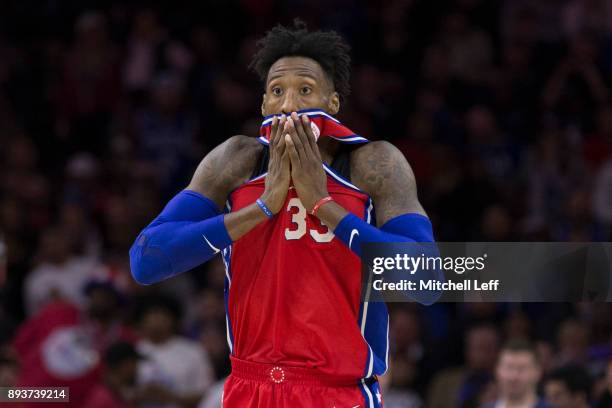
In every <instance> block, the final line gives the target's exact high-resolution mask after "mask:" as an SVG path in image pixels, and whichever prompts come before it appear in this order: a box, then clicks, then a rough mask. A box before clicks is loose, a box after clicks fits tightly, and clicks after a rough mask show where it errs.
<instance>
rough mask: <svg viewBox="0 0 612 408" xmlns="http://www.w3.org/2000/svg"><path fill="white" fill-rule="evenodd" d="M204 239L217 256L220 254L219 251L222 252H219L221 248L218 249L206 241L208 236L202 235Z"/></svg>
mask: <svg viewBox="0 0 612 408" xmlns="http://www.w3.org/2000/svg"><path fill="white" fill-rule="evenodd" d="M202 238H204V241H206V243H207V244H208V246H209V247H210V248H211V249H212V250H213V251H215V254H218V253H219V251H220V250H219V248H217V247H216V246H214V245H213V244H211V243H210V241H209V240H207V239H206V236H204V234H202Z"/></svg>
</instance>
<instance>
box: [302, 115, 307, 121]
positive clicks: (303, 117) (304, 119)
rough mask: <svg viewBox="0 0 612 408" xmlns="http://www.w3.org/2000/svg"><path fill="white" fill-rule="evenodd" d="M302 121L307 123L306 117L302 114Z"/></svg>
mask: <svg viewBox="0 0 612 408" xmlns="http://www.w3.org/2000/svg"><path fill="white" fill-rule="evenodd" d="M302 120H303V121H304V122H308V115H306V114H303V115H302Z"/></svg>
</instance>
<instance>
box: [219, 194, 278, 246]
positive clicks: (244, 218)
mask: <svg viewBox="0 0 612 408" xmlns="http://www.w3.org/2000/svg"><path fill="white" fill-rule="evenodd" d="M267 219H268V217H266V215H265V214H264V212H263V211H262V210H261V208H259V206H258V205H257V204H256V203H253V204H251V205H249V206H247V207H244V208H242V209H241V210H240V211H236V212H234V213H230V214H226V215H225V217H224V219H223V221H224V223H225V228H226V229H227V233H228V234H229V236H230V238H231V239H232V241H237V240H238V239H239V238H241V237H242V236H243V235H245V234H246V233H247V232H249V231H251V230H252V229H253V228H255V227H256V226H257V225H259V224H261V223H262V222H264V221H266V220H267Z"/></svg>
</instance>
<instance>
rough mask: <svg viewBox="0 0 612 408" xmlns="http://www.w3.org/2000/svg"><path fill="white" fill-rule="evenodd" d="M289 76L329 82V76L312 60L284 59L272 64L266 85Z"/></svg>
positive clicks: (303, 58)
mask: <svg viewBox="0 0 612 408" xmlns="http://www.w3.org/2000/svg"><path fill="white" fill-rule="evenodd" d="M289 75H296V76H303V77H309V78H311V79H313V80H315V81H317V82H323V81H326V80H327V76H326V75H325V71H323V68H322V67H321V65H320V64H319V63H318V62H317V61H315V60H313V59H312V58H307V57H283V58H280V59H279V60H278V61H276V62H275V63H274V64H272V66H271V67H270V69H269V70H268V78H267V80H266V83H269V82H270V81H273V80H274V79H278V78H282V77H284V76H289Z"/></svg>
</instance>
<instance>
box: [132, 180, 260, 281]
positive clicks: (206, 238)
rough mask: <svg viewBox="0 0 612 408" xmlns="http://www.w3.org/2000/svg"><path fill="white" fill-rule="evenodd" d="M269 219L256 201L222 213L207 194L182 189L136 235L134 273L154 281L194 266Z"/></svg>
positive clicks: (133, 249) (137, 279)
mask: <svg viewBox="0 0 612 408" xmlns="http://www.w3.org/2000/svg"><path fill="white" fill-rule="evenodd" d="M257 211H259V213H258V212H257ZM265 219H266V216H265V215H264V214H263V212H262V211H261V210H260V209H259V208H257V205H256V204H253V205H251V206H248V207H246V208H243V209H241V210H240V211H237V212H236V213H232V214H222V213H221V212H220V211H219V210H218V209H217V207H216V205H215V204H214V203H213V202H212V201H211V200H210V199H208V198H206V197H205V196H203V195H201V194H199V193H196V192H193V191H189V190H185V191H182V192H181V193H179V194H177V196H176V197H174V198H173V199H172V200H171V201H170V202H169V203H168V205H166V207H165V208H164V210H163V211H162V212H161V214H160V215H159V216H158V217H157V218H156V219H155V220H154V221H153V222H151V224H149V225H148V226H147V227H146V228H144V229H143V231H142V232H141V233H140V234H139V236H138V237H137V238H136V241H135V242H134V245H133V246H132V248H131V249H130V266H131V270H132V276H133V277H134V279H135V280H136V281H137V282H139V283H141V284H152V283H156V282H159V281H162V280H164V279H167V278H169V277H171V276H174V275H177V274H179V273H182V272H185V271H188V270H190V269H193V268H195V267H196V266H198V265H201V264H202V263H204V262H206V261H208V260H209V259H211V258H212V257H213V256H215V255H216V254H217V253H219V252H220V251H222V250H223V249H225V248H226V247H227V246H229V245H230V244H231V243H232V242H233V241H235V240H237V239H239V238H240V237H241V236H243V235H244V234H246V233H247V232H248V231H250V230H251V229H252V228H254V227H255V226H256V225H257V224H259V223H260V222H262V221H264V220H265Z"/></svg>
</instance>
